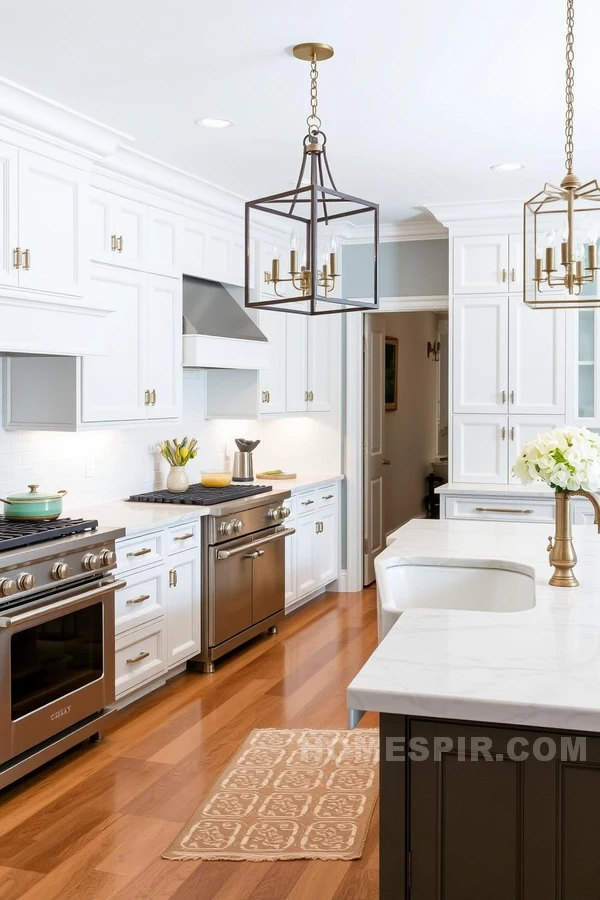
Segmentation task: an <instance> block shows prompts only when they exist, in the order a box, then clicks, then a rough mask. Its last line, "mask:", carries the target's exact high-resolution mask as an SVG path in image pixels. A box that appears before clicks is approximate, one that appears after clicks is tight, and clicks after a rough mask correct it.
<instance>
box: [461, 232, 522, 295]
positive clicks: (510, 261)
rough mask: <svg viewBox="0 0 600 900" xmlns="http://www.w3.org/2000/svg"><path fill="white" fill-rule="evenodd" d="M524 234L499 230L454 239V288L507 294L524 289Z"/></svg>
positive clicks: (464, 291)
mask: <svg viewBox="0 0 600 900" xmlns="http://www.w3.org/2000/svg"><path fill="white" fill-rule="evenodd" d="M521 241H522V239H521V237H520V235H508V234H496V235H476V236H473V237H455V238H454V239H453V272H454V276H453V282H454V283H453V292H454V293H455V294H506V293H507V292H511V291H517V290H522V247H521Z"/></svg>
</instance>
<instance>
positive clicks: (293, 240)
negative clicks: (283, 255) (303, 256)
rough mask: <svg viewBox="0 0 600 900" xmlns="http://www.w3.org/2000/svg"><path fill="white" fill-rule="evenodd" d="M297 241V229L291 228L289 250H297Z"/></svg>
mask: <svg viewBox="0 0 600 900" xmlns="http://www.w3.org/2000/svg"><path fill="white" fill-rule="evenodd" d="M298 243H299V239H298V229H297V228H292V231H291V234H290V250H297V249H298Z"/></svg>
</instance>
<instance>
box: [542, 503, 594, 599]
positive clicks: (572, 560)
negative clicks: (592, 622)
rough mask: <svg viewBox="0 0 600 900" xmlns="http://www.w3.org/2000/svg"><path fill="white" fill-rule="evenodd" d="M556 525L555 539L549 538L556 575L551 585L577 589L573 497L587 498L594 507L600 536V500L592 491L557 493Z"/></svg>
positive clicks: (551, 580) (551, 560)
mask: <svg viewBox="0 0 600 900" xmlns="http://www.w3.org/2000/svg"><path fill="white" fill-rule="evenodd" d="M555 496H556V523H555V528H554V537H552V536H550V537H549V538H548V547H547V549H548V552H549V554H550V556H549V560H550V565H551V566H554V574H553V575H552V578H551V579H550V584H553V585H554V586H555V587H577V585H578V584H579V582H578V581H577V579H576V577H575V575H574V573H573V568H574V567H575V565H576V564H577V554H576V553H575V548H574V546H573V536H572V533H571V503H570V500H571V497H587V499H588V500H589V501H590V503H591V504H592V506H593V507H594V525H596V526H597V528H598V534H600V499H599V498H598V497H597V496H596V494H592V493H591V491H584V490H579V491H556V494H555Z"/></svg>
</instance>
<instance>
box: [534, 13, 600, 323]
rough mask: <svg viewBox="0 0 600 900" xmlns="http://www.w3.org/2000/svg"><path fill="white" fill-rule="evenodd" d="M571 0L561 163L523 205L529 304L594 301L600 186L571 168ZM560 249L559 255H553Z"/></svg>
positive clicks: (599, 290)
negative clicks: (558, 177)
mask: <svg viewBox="0 0 600 900" xmlns="http://www.w3.org/2000/svg"><path fill="white" fill-rule="evenodd" d="M573 4H574V0H567V41H566V63H567V68H566V87H565V99H566V117H565V155H566V160H565V168H566V170H567V174H566V175H565V177H564V178H563V180H562V181H561V183H560V186H559V187H557V186H555V185H552V184H546V185H545V186H544V189H543V191H540V193H539V194H536V196H535V197H532V198H531V200H528V201H527V203H526V204H525V207H524V228H523V234H524V258H525V266H524V286H523V300H524V301H525V303H526V304H527V305H528V306H531V307H533V308H535V309H561V308H563V309H577V308H579V309H583V308H585V309H589V308H593V307H600V276H599V275H598V272H599V270H600V266H599V265H598V236H599V231H600V186H599V185H598V182H597V181H596V180H594V181H588V182H586V183H585V184H582V183H581V181H580V180H579V178H578V177H577V176H576V175H575V173H574V171H573V107H574V96H573V86H574V80H575V77H574V65H573V63H574V25H575V14H574V6H573ZM559 254H560V260H559V259H558V255H559Z"/></svg>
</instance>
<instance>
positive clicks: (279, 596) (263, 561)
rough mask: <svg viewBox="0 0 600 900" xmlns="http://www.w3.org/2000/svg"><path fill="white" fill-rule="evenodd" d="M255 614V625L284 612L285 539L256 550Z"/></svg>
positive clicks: (253, 616)
mask: <svg viewBox="0 0 600 900" xmlns="http://www.w3.org/2000/svg"><path fill="white" fill-rule="evenodd" d="M256 552H257V553H258V556H257V557H256V559H255V560H254V590H253V601H254V602H253V614H252V618H253V621H254V622H255V623H257V622H262V620H263V619H267V618H268V617H269V616H273V615H275V613H277V612H281V610H283V607H284V604H285V538H283V537H282V538H280V539H279V540H276V541H272V542H271V543H269V544H263V545H262V546H261V547H257V548H256Z"/></svg>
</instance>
